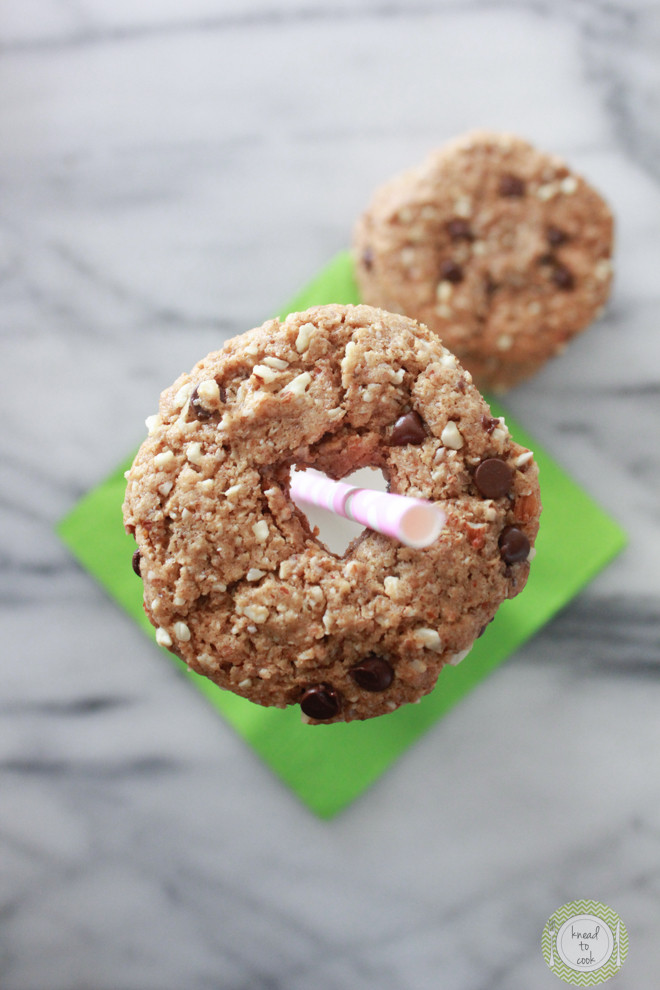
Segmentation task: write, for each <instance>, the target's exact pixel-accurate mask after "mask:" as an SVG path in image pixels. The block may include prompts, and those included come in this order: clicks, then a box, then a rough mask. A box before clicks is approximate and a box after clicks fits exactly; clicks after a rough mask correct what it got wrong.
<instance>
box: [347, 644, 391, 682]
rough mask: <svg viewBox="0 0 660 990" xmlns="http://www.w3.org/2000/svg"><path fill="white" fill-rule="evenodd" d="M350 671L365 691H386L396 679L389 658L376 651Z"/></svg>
mask: <svg viewBox="0 0 660 990" xmlns="http://www.w3.org/2000/svg"><path fill="white" fill-rule="evenodd" d="M349 673H350V675H351V677H352V678H353V680H354V681H355V683H356V684H357V685H358V687H361V688H364V690H365V691H385V690H386V689H387V688H388V687H389V686H390V684H391V683H392V681H393V680H394V671H393V670H392V668H391V666H390V665H389V663H388V662H387V660H383V658H382V657H377V656H376V655H375V654H374V653H372V654H371V655H370V656H368V657H365V658H364V660H361V661H360V663H358V664H356V665H355V667H351V669H350V671H349Z"/></svg>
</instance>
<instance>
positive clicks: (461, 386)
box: [456, 378, 465, 394]
mask: <svg viewBox="0 0 660 990" xmlns="http://www.w3.org/2000/svg"><path fill="white" fill-rule="evenodd" d="M456 391H457V392H462V393H463V394H465V379H464V378H459V379H458V381H457V382H456Z"/></svg>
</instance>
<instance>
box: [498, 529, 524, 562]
mask: <svg viewBox="0 0 660 990" xmlns="http://www.w3.org/2000/svg"><path fill="white" fill-rule="evenodd" d="M499 545H500V556H501V558H502V560H503V561H504V562H505V563H506V564H517V563H518V562H519V561H521V560H526V559H527V555H528V554H529V549H530V548H529V540H528V539H527V537H526V536H525V534H524V533H523V531H522V530H521V529H518V527H517V526H505V527H504V529H503V530H502V532H501V534H500V539H499Z"/></svg>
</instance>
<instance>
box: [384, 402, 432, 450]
mask: <svg viewBox="0 0 660 990" xmlns="http://www.w3.org/2000/svg"><path fill="white" fill-rule="evenodd" d="M425 437H426V430H425V429H424V420H423V419H422V417H421V416H420V415H419V413H418V412H415V411H414V410H411V412H409V413H406V414H405V416H399V418H398V419H397V421H396V423H395V424H394V426H393V428H392V433H391V435H390V443H391V444H392V446H393V447H405V445H406V444H407V443H414V444H420V443H422V442H423V440H424V439H425Z"/></svg>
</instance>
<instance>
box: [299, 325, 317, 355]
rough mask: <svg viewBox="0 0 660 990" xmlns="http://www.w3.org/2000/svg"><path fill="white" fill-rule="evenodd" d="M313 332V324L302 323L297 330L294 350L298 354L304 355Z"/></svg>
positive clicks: (314, 330)
mask: <svg viewBox="0 0 660 990" xmlns="http://www.w3.org/2000/svg"><path fill="white" fill-rule="evenodd" d="M315 332H316V327H315V326H314V324H313V323H303V325H302V326H301V327H300V329H299V330H298V336H297V337H296V350H297V351H298V354H304V353H305V351H306V350H307V349H308V347H309V344H310V341H311V339H312V336H313V334H314V333H315Z"/></svg>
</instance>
